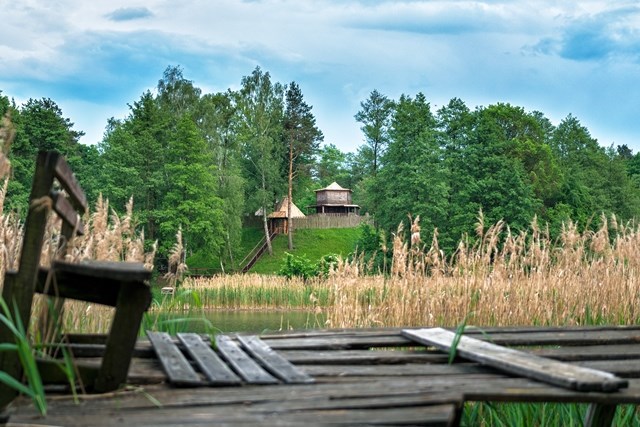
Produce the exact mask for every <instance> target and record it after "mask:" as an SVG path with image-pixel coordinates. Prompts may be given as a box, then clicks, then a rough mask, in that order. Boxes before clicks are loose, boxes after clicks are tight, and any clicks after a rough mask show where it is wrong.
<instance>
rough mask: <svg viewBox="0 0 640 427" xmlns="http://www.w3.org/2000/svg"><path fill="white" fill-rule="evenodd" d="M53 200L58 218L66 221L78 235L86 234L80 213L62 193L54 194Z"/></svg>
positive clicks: (52, 195)
mask: <svg viewBox="0 0 640 427" xmlns="http://www.w3.org/2000/svg"><path fill="white" fill-rule="evenodd" d="M51 199H52V200H53V210H55V211H56V213H57V214H58V216H59V217H60V218H62V220H63V221H65V222H66V223H67V224H69V226H70V227H71V229H72V230H75V231H76V233H77V234H79V235H83V234H84V224H83V222H82V219H81V218H80V215H79V214H78V212H77V211H76V210H75V209H74V208H73V206H71V203H70V202H69V200H67V198H66V197H65V196H64V195H63V194H62V193H60V192H53V193H52V194H51Z"/></svg>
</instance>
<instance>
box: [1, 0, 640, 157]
mask: <svg viewBox="0 0 640 427" xmlns="http://www.w3.org/2000/svg"><path fill="white" fill-rule="evenodd" d="M3 18H4V19H3V26H2V27H0V89H1V90H3V92H4V94H7V95H9V96H11V95H15V96H18V97H42V96H51V97H52V98H54V99H55V100H56V101H58V100H62V99H64V100H65V102H75V104H69V105H83V106H84V108H83V107H79V108H77V109H76V108H75V107H71V108H69V111H70V112H72V113H73V114H83V113H82V112H83V111H86V113H85V114H83V118H82V119H78V118H75V117H73V116H71V120H72V121H75V122H76V124H77V126H76V127H77V128H78V129H82V128H83V127H89V126H91V127H92V128H94V129H95V128H100V129H103V128H104V125H105V124H106V117H108V116H110V115H115V116H118V114H119V113H120V112H122V111H125V112H126V109H125V108H124V107H125V106H126V104H127V103H130V102H132V101H134V100H136V99H137V98H138V97H139V95H140V94H141V92H142V91H143V90H144V89H146V88H152V87H154V86H155V84H156V83H157V80H158V79H159V78H160V77H161V74H162V70H164V68H165V67H166V66H167V65H181V66H182V67H183V68H184V70H185V76H186V77H187V78H189V79H192V80H194V82H195V84H196V85H198V86H200V87H202V88H207V89H209V88H211V90H225V89H226V88H228V87H232V88H234V87H235V88H237V85H238V84H239V82H240V79H241V77H242V76H243V75H247V74H249V73H250V72H251V70H252V69H253V68H254V67H255V66H256V65H260V66H261V67H262V68H263V69H265V70H267V71H270V72H271V74H272V76H273V77H274V78H275V79H277V80H279V81H281V82H282V83H288V82H290V81H292V80H295V81H297V82H298V83H299V84H300V85H301V88H302V90H303V93H304V94H305V97H306V98H307V99H308V101H309V102H310V103H311V104H312V105H313V106H314V112H316V114H317V117H318V124H319V125H320V126H321V127H322V128H323V131H324V133H325V135H326V137H327V138H326V139H327V142H332V143H336V144H337V145H338V146H340V147H342V148H348V149H351V150H353V149H355V146H356V144H359V143H360V142H361V138H359V137H358V136H359V125H358V124H357V123H356V122H355V120H354V119H353V115H354V114H355V112H356V111H357V110H358V108H359V103H360V101H362V100H364V99H365V98H366V97H367V96H368V95H369V93H370V92H371V90H373V89H378V90H380V91H381V92H382V93H385V94H387V95H388V96H390V97H393V98H395V97H397V96H399V95H400V94H401V93H407V94H410V95H414V94H415V93H417V92H418V91H422V92H424V93H425V95H426V96H427V99H429V100H430V101H431V102H432V103H433V104H437V105H442V104H444V103H446V102H447V101H448V100H449V99H450V98H452V97H459V98H461V99H463V100H464V101H465V102H467V104H468V105H469V106H470V107H472V108H473V107H474V106H476V105H477V104H483V105H487V104H489V103H493V102H498V101H504V102H511V103H514V104H517V105H522V106H523V107H525V109H527V110H532V109H538V110H541V111H542V112H544V113H546V114H547V115H549V116H550V117H551V118H553V119H556V120H559V119H561V118H562V117H564V116H566V115H567V114H569V113H573V114H574V115H576V116H577V117H578V118H580V119H581V120H582V121H583V124H584V125H585V126H587V127H588V128H589V129H602V131H598V132H594V135H595V134H596V133H597V134H598V135H601V134H602V135H603V136H602V137H601V136H599V139H601V140H602V141H604V142H605V143H608V142H610V140H611V139H613V138H609V137H608V136H607V135H609V134H611V135H613V134H614V133H616V134H617V135H618V136H616V138H615V140H616V142H617V141H620V143H623V142H622V141H623V140H624V143H630V145H634V146H635V148H636V149H638V148H640V139H639V142H638V143H635V144H633V143H631V142H632V141H634V140H635V139H636V137H637V135H638V133H639V132H640V124H638V123H637V120H635V118H634V117H633V116H634V115H635V113H636V112H637V111H638V110H639V109H640V96H639V95H640V93H638V92H639V91H640V90H638V89H635V87H636V86H637V84H636V83H635V82H637V81H638V78H639V77H640V70H639V69H638V61H637V58H638V57H639V56H638V53H640V34H639V33H640V31H639V30H638V28H640V12H639V11H638V7H637V6H636V3H634V2H611V1H605V0H587V1H577V0H576V1H563V2H556V1H551V0H544V1H539V2H534V3H532V2H528V1H524V0H521V1H510V0H509V1H507V0H504V1H467V0H434V1H355V0H354V1H343V0H335V1H331V0H319V1H313V2H307V1H298V0H264V1H244V2H243V1H238V0H217V1H215V2H211V1H206V0H188V1H183V2H181V3H180V5H179V7H177V6H176V3H175V2H170V1H167V0H146V1H144V2H142V1H133V2H132V1H130V0H126V1H125V0H110V1H106V0H97V1H92V2H86V1H80V0H59V1H56V2H48V1H45V0H30V1H25V2H10V3H7V5H6V6H3ZM61 105H62V104H61ZM103 107H104V109H105V110H111V109H113V114H106V115H105V114H104V113H105V112H106V111H105V110H102V109H101V108H103ZM76 111H77V113H76ZM91 112H95V117H96V119H95V120H96V121H97V122H99V123H98V124H97V125H92V124H90V117H91V116H92V115H91V114H90V113H91ZM65 113H66V111H65ZM84 117H86V119H85V118H84ZM84 130H85V131H87V132H88V130H87V129H84ZM88 133H89V132H88ZM94 133H95V132H94Z"/></svg>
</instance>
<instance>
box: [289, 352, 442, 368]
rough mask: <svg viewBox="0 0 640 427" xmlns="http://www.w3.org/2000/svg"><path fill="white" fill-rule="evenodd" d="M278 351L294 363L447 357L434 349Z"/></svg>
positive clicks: (438, 359)
mask: <svg viewBox="0 0 640 427" xmlns="http://www.w3.org/2000/svg"><path fill="white" fill-rule="evenodd" d="M278 353H280V354H281V355H282V357H284V358H285V359H287V360H288V361H290V362H291V363H295V364H296V365H313V364H320V365H349V364H367V365H376V364H387V365H388V364H404V363H420V362H422V363H445V362H446V361H447V360H448V357H447V356H446V355H444V354H442V353H441V352H439V351H438V352H435V351H425V350H420V351H407V350H401V349H397V350H333V351H322V350H316V351H310V350H280V351H279V352H278Z"/></svg>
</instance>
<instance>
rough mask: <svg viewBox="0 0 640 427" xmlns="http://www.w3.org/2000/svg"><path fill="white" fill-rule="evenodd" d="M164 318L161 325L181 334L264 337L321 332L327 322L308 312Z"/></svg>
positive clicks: (215, 313)
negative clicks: (295, 331) (300, 331)
mask: <svg viewBox="0 0 640 427" xmlns="http://www.w3.org/2000/svg"><path fill="white" fill-rule="evenodd" d="M161 317H162V319H161V320H160V321H161V322H163V323H164V322H167V323H173V324H174V327H175V329H176V330H177V331H189V332H197V333H211V332H214V331H217V332H252V333H264V332H273V331H286V330H292V329H311V328H321V327H323V326H324V322H325V318H324V316H323V315H322V314H319V315H318V314H315V313H310V312H306V311H246V310H242V311H228V310H211V311H205V312H204V313H203V314H202V315H198V316H194V315H193V313H191V314H190V315H185V314H181V313H172V314H166V315H163V316H161ZM205 319H206V320H205ZM170 329H172V328H170ZM212 329H213V330H212Z"/></svg>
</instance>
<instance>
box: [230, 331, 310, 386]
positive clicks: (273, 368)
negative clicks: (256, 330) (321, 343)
mask: <svg viewBox="0 0 640 427" xmlns="http://www.w3.org/2000/svg"><path fill="white" fill-rule="evenodd" d="M238 341H240V343H241V344H242V346H243V347H244V349H245V351H247V352H248V353H249V354H251V355H252V356H253V358H254V359H256V360H257V361H258V362H260V364H261V365H262V366H264V368H265V369H266V370H267V371H269V372H271V374H272V375H274V376H275V377H276V378H279V379H281V380H282V381H284V382H285V383H289V384H311V383H313V382H314V380H313V378H312V377H310V376H309V375H307V374H306V373H305V372H304V371H303V370H301V369H299V368H297V367H296V366H294V365H293V364H292V363H291V362H289V361H288V360H287V359H285V358H284V357H282V356H281V355H279V354H278V353H276V352H275V351H273V349H271V348H270V347H269V346H268V345H266V344H265V343H264V342H263V341H262V340H261V339H260V338H258V337H256V336H254V335H251V336H238Z"/></svg>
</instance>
